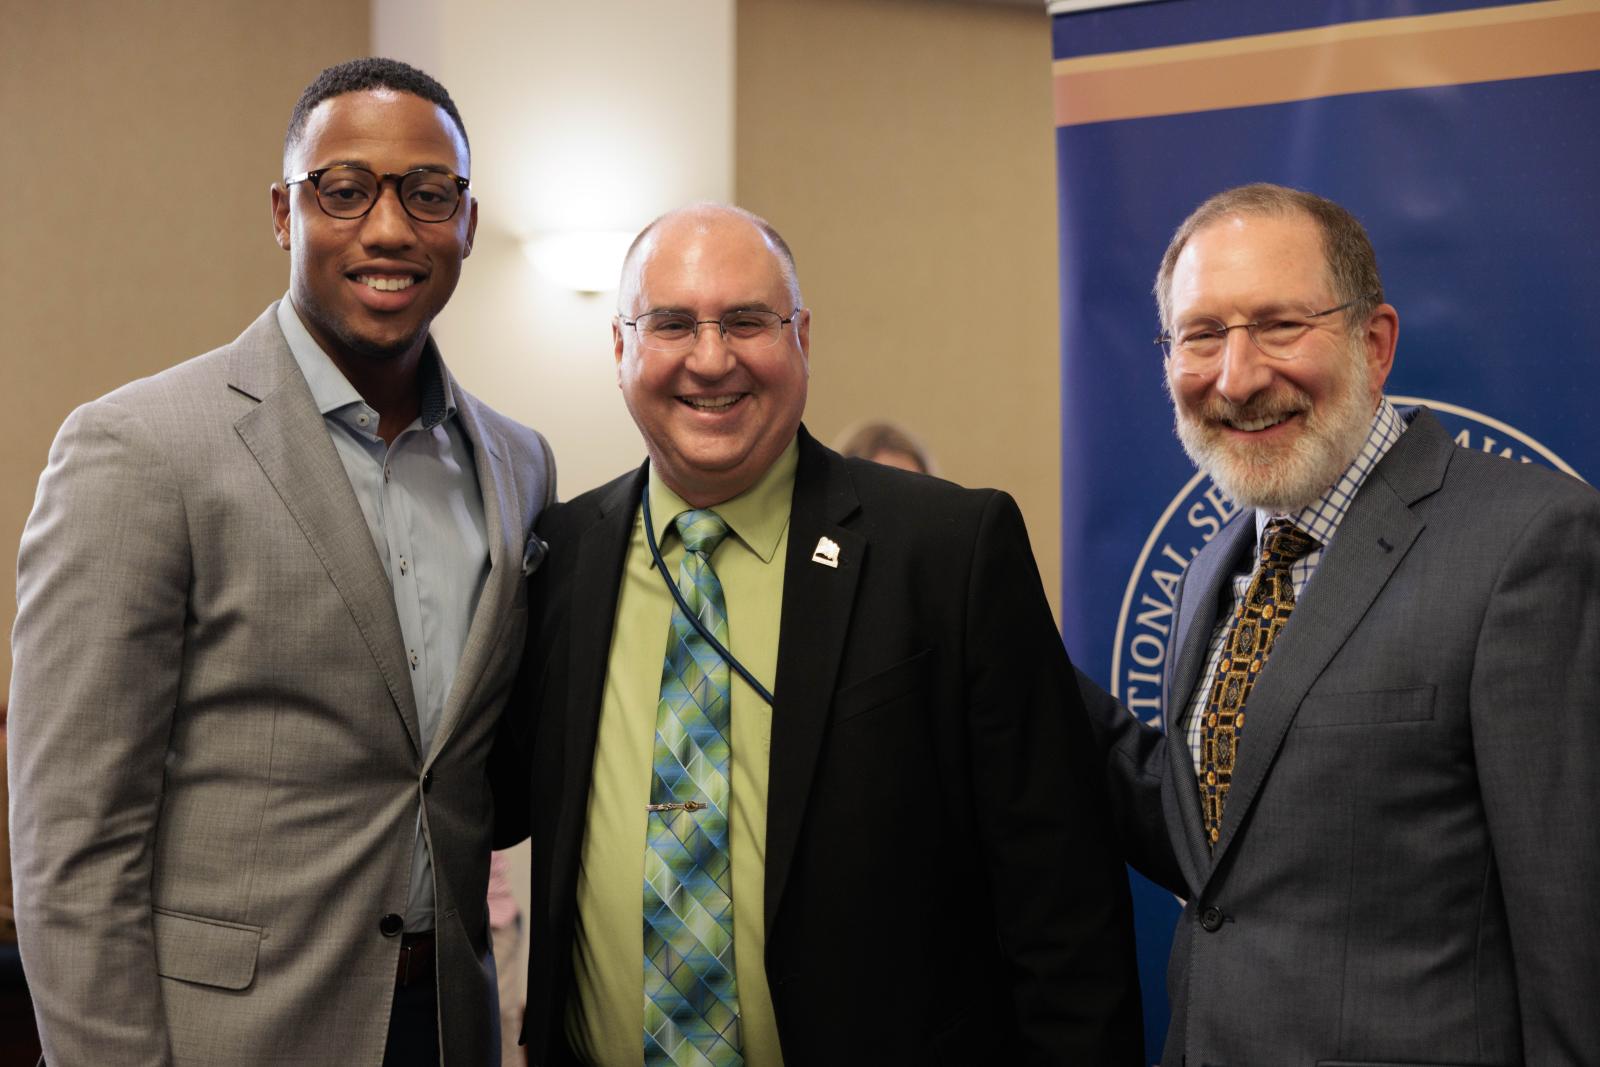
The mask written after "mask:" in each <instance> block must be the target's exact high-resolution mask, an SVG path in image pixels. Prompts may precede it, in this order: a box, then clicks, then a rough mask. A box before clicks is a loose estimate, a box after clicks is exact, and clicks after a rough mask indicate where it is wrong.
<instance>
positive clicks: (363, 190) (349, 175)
mask: <svg viewBox="0 0 1600 1067" xmlns="http://www.w3.org/2000/svg"><path fill="white" fill-rule="evenodd" d="M389 181H393V182H394V185H395V192H396V194H397V195H398V196H399V197H400V206H401V207H403V208H405V211H406V214H407V215H410V216H411V217H412V218H414V219H416V220H417V221H418V222H448V221H450V219H452V218H454V217H455V213H456V211H457V210H458V209H459V208H460V207H461V201H462V200H463V199H464V198H465V196H466V192H467V188H468V187H469V186H470V185H471V182H469V181H468V180H467V179H466V178H463V177H461V176H460V175H458V174H452V173H450V172H449V171H447V170H429V169H427V168H426V167H419V168H417V169H416V170H408V171H406V172H405V173H404V174H375V173H373V172H372V171H370V170H368V169H367V168H365V167H351V166H343V165H341V166H336V167H322V168H321V169H319V170H308V171H306V172H305V173H304V174H296V175H294V176H293V177H290V178H285V179H283V184H284V186H285V187H286V188H287V187H288V186H291V185H298V184H300V183H301V182H310V183H311V187H312V188H313V189H315V190H316V193H317V206H318V207H320V208H322V210H323V213H324V214H327V215H331V216H332V217H334V218H336V219H359V218H362V217H364V216H365V215H366V214H367V213H368V212H369V211H371V210H372V207H373V205H374V204H376V203H377V202H378V197H379V196H381V195H382V194H383V186H384V184H385V183H386V182H389Z"/></svg>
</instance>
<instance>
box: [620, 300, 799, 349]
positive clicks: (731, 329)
mask: <svg viewBox="0 0 1600 1067" xmlns="http://www.w3.org/2000/svg"><path fill="white" fill-rule="evenodd" d="M803 310H805V309H804V308H795V309H794V310H793V311H792V312H790V313H789V317H788V318H784V317H783V316H782V315H779V314H778V313H777V312H776V311H760V310H755V309H740V310H736V311H730V312H728V313H727V314H726V315H723V316H722V317H721V318H719V319H696V318H695V317H694V316H693V315H689V314H687V313H685V312H681V311H647V312H645V313H644V314H643V315H640V316H639V317H638V318H636V319H623V320H621V321H622V325H624V326H632V327H633V329H634V332H635V333H637V334H638V337H639V344H641V345H642V346H644V347H645V348H648V349H650V350H652V351H655V352H687V351H688V350H689V349H691V348H693V347H694V346H695V342H696V341H698V340H699V337H700V327H702V326H715V327H716V328H717V330H718V332H719V333H720V334H721V335H722V341H723V343H724V344H729V345H734V344H736V345H738V346H739V347H740V348H743V349H757V348H770V347H772V345H774V344H776V343H777V340H778V337H779V335H781V334H782V333H783V328H784V327H785V326H787V325H789V323H791V322H793V321H794V320H795V318H796V317H797V316H799V314H800V312H801V311H803Z"/></svg>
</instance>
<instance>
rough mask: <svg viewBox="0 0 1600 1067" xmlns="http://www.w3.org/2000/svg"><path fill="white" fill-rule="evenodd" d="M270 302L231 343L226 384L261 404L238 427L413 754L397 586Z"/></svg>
mask: <svg viewBox="0 0 1600 1067" xmlns="http://www.w3.org/2000/svg"><path fill="white" fill-rule="evenodd" d="M275 311H276V305H273V307H272V308H269V309H268V310H267V312H266V314H264V315H263V316H262V317H261V318H260V319H257V320H256V322H255V324H254V325H252V326H251V327H250V329H249V330H246V331H245V333H244V334H243V335H242V336H241V337H240V338H239V340H238V341H236V342H235V343H234V353H233V362H232V368H231V372H230V375H229V381H230V384H231V387H232V388H233V389H234V390H236V391H237V392H240V393H243V394H244V395H246V396H249V397H251V398H253V399H256V400H258V401H259V403H257V404H256V406H255V407H254V408H251V409H250V410H249V411H248V412H246V413H245V414H244V415H243V416H242V417H241V418H240V419H239V420H238V421H237V422H236V423H235V424H234V429H235V430H236V431H237V432H238V434H239V437H240V439H241V440H243V441H244V443H245V447H247V448H249V449H250V452H251V454H252V455H254V456H255V459H256V462H257V463H259V464H260V465H261V470H262V472H263V473H264V474H265V475H266V476H267V480H268V481H270V482H271V483H272V487H273V489H275V490H276V491H277V494H278V498H279V499H280V500H282V501H283V505H284V507H285V508H287V509H288V511H289V514H290V515H292V516H293V517H294V520H295V522H296V523H298V524H299V526H300V529H301V531H302V532H303V533H304V534H305V538H306V540H307V541H309V542H310V543H311V548H312V550H313V551H314V552H316V554H317V558H318V559H319V560H321V561H322V565H323V567H324V568H326V570H327V572H328V578H329V579H330V580H331V581H332V582H333V585H334V588H336V589H337V590H338V591H339V595H340V596H341V597H342V598H343V599H344V602H345V606H346V607H347V608H348V609H349V611H350V614H351V616H353V617H354V619H355V622H356V628H357V629H358V630H360V631H361V636H362V638H363V640H365V642H366V645H367V648H368V650H369V651H370V652H371V653H372V658H373V660H375V661H376V663H377V665H378V670H379V672H380V673H381V674H382V675H383V680H384V683H385V684H386V685H387V686H388V687H389V695H390V696H392V697H393V698H394V703H395V708H396V710H397V711H398V712H399V714H400V718H401V720H402V721H403V722H404V723H405V728H406V733H407V734H408V735H409V736H410V738H411V745H412V747H413V749H416V750H418V751H419V752H420V748H421V746H420V744H419V742H418V737H419V733H418V729H417V707H416V698H415V697H414V696H413V694H412V692H411V677H410V673H409V671H408V670H407V667H406V663H405V654H404V651H403V650H404V648H405V640H404V639H403V638H402V636H401V634H400V620H399V617H398V616H397V615H396V614H395V607H394V591H393V589H392V588H391V587H390V585H389V577H388V575H387V574H385V573H384V569H383V563H382V562H381V561H380V560H379V559H378V550H377V548H376V547H375V546H374V545H373V543H372V532H371V531H370V530H368V529H367V523H366V520H365V519H364V518H363V517H362V515H361V506H360V504H359V503H357V501H356V496H355V491H354V490H353V489H351V488H350V478H349V475H347V474H346V473H345V470H344V465H343V464H342V463H340V462H339V456H338V453H337V452H335V451H334V447H333V441H332V440H330V439H329V437H328V428H327V426H326V425H325V424H324V422H323V418H322V415H321V413H320V412H318V411H317V405H316V401H315V400H313V399H312V396H311V388H310V387H309V386H308V385H306V380H305V378H304V376H303V375H301V373H300V368H299V367H298V366H297V365H296V364H295V362H294V356H293V355H292V354H291V353H290V351H289V346H288V343H287V342H285V341H284V339H283V334H282V331H280V330H279V329H278V325H277V320H276V318H275V317H274V315H275Z"/></svg>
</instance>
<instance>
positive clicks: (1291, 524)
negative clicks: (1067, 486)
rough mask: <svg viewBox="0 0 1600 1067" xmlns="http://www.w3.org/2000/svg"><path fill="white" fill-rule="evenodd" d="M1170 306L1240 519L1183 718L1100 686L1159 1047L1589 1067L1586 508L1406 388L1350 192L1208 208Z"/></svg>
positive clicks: (1594, 1036) (1592, 707)
mask: <svg viewBox="0 0 1600 1067" xmlns="http://www.w3.org/2000/svg"><path fill="white" fill-rule="evenodd" d="M1156 293H1157V297H1158V300H1159V304H1160V310H1161V317H1162V323H1163V325H1164V327H1165V336H1164V337H1163V341H1164V343H1165V347H1166V374H1167V387H1168V390H1169V392H1170V394H1171V396H1172V400H1173V406H1174V408H1175V411H1176V418H1177V429H1178V435H1179V437H1180V438H1181V439H1182V441H1183V444H1184V447H1185V449H1186V450H1187V451H1188V453H1189V455H1190V456H1191V458H1193V459H1194V461H1195V463H1196V464H1197V465H1198V466H1199V467H1201V468H1202V469H1203V470H1204V471H1205V472H1206V473H1207V474H1209V475H1210V476H1211V477H1212V478H1213V479H1214V480H1215V481H1216V483H1217V484H1218V485H1219V486H1220V487H1221V488H1222V489H1224V490H1225V491H1226V492H1227V493H1229V494H1230V495H1231V496H1233V497H1234V498H1235V499H1236V500H1237V501H1238V502H1239V503H1240V504H1241V506H1242V507H1243V508H1244V510H1243V513H1242V514H1241V515H1240V516H1239V517H1238V518H1237V519H1235V520H1234V522H1233V523H1232V524H1231V525H1229V526H1228V527H1226V528H1225V529H1223V530H1222V531H1221V532H1220V533H1219V534H1218V535H1217V536H1216V537H1215V538H1214V539H1213V540H1212V541H1211V543H1210V544H1209V545H1207V546H1206V547H1205V548H1204V549H1203V550H1202V551H1201V552H1200V554H1199V555H1198V556H1197V557H1196V558H1195V560H1194V561H1193V562H1192V563H1191V564H1190V565H1189V568H1188V570H1187V572H1186V574H1185V576H1184V578H1183V582H1182V584H1181V586H1180V588H1179V591H1178V595H1177V613H1176V627H1177V630H1176V635H1175V641H1174V645H1173V647H1174V649H1175V654H1174V656H1173V657H1172V660H1171V661H1170V663H1169V667H1168V670H1169V674H1168V677H1167V690H1166V691H1167V692H1168V693H1170V694H1172V695H1173V697H1174V699H1173V701H1172V703H1171V704H1170V705H1169V707H1168V708H1167V723H1168V727H1169V730H1170V734H1169V735H1167V736H1163V735H1161V734H1159V733H1156V732H1155V731H1153V730H1149V729H1147V728H1143V727H1141V726H1139V724H1138V722H1137V720H1135V719H1134V718H1133V717H1132V716H1129V715H1127V714H1126V713H1121V712H1118V710H1117V709H1116V707H1115V705H1114V704H1112V703H1111V702H1110V700H1109V698H1108V697H1106V696H1105V695H1104V694H1103V693H1099V692H1098V691H1092V692H1091V694H1090V695H1091V700H1090V703H1091V705H1092V707H1093V708H1094V709H1095V715H1094V716H1093V717H1094V718H1095V719H1096V721H1097V723H1098V725H1099V726H1100V728H1101V730H1102V739H1103V740H1104V741H1105V742H1107V743H1108V744H1109V746H1110V753H1109V758H1108V765H1107V766H1108V771H1109V778H1110V781H1111V784H1112V788H1113V791H1114V792H1115V794H1116V796H1117V799H1118V802H1119V804H1120V805H1121V808H1122V810H1121V813H1120V814H1121V818H1122V822H1123V826H1122V828H1123V834H1124V840H1125V843H1126V846H1127V849H1128V853H1129V857H1130V860H1131V861H1132V862H1133V863H1135V865H1136V866H1139V867H1140V868H1141V869H1143V870H1144V871H1145V872H1146V873H1147V874H1149V875H1150V876H1151V877H1153V878H1154V879H1155V880H1157V881H1159V882H1161V883H1163V884H1165V885H1166V886H1167V887H1168V888H1170V889H1171V890H1172V891H1173V892H1175V893H1177V894H1179V895H1180V896H1183V897H1184V898H1186V900H1187V904H1186V907H1185V909H1184V913H1183V917H1182V919H1181V920H1180V923H1179V927H1178V931H1177V936H1176V940H1175V943H1174V946H1173V952H1172V962H1171V967H1170V971H1169V974H1168V987H1169V989H1170V990H1171V993H1172V1000H1173V1019H1172V1026H1171V1030H1170V1031H1169V1034H1168V1038H1167V1047H1166V1054H1165V1059H1164V1061H1163V1062H1164V1063H1165V1064H1167V1065H1169V1067H1179V1065H1182V1064H1188V1065H1189V1067H1197V1065H1200V1064H1228V1065H1230V1067H1313V1065H1316V1064H1322V1065H1332V1064H1341V1065H1355V1064H1374V1065H1376V1064H1384V1065H1391V1067H1394V1065H1402V1064H1424V1063H1425V1064H1431V1065H1441V1064H1496V1065H1512V1064H1528V1065H1541V1067H1542V1065H1557V1064H1560V1065H1573V1067H1575V1065H1578V1064H1593V1063H1595V1062H1596V1060H1595V1057H1596V1056H1597V1055H1600V1012H1596V1010H1595V1005H1596V1004H1597V1003H1600V923H1596V922H1595V921H1594V920H1593V910H1594V909H1593V905H1592V903H1591V902H1590V901H1589V899H1588V896H1587V894H1588V892H1590V891H1591V890H1592V888H1593V887H1594V886H1595V885H1596V883H1600V834H1597V833H1596V832H1595V829H1594V826H1593V821H1592V820H1593V817H1592V813H1593V812H1594V810H1595V809H1596V808H1597V807H1600V759H1597V756H1600V494H1596V493H1595V492H1594V491H1593V490H1592V489H1590V488H1589V487H1588V486H1586V485H1584V484H1583V483H1581V482H1579V481H1577V480H1576V479H1573V478H1569V477H1567V476H1565V475H1561V474H1556V473H1552V472H1550V471H1547V470H1544V469H1541V468H1536V467H1532V466H1523V465H1519V464H1516V463H1512V462H1508V461H1506V460H1503V459H1500V458H1497V457H1492V456H1488V455H1485V454H1483V453H1480V452H1474V451H1469V450H1467V449H1463V448H1459V447H1457V446H1456V445H1455V444H1454V443H1453V441H1452V440H1451V438H1450V436H1449V435H1448V434H1447V433H1446V432H1445V431H1444V429H1443V428H1442V427H1441V426H1440V424H1439V423H1438V421H1437V420H1435V419H1434V417H1433V416H1432V415H1431V414H1429V413H1428V412H1427V411H1426V410H1418V411H1414V412H1411V413H1402V412H1399V411H1397V410H1396V409H1395V408H1394V407H1393V405H1391V404H1390V402H1389V401H1388V400H1387V399H1386V398H1385V397H1384V396H1383V391H1382V390H1383V383H1384V380H1385V379H1386V378H1387V376H1388V374H1389V370H1390V367H1391V365H1392V361H1393V358H1394V351H1395V341H1396V337H1397V333H1398V326H1399V318H1398V315H1397V313H1396V312H1395V309H1394V308H1393V307H1391V306H1390V305H1388V304H1386V303H1384V302H1383V286H1382V283H1381V281H1380V280H1379V277H1378V270H1377V262H1376V259H1375V258H1374V256H1373V252H1372V246H1371V244H1370V243H1369V241H1368V239H1367V235H1366V233H1365V232H1364V231H1363V229H1362V227H1361V225H1360V223H1358V222H1357V221H1356V220H1355V218H1354V217H1352V216H1351V215H1350V213H1349V212H1347V211H1346V210H1344V209H1343V208H1341V207H1339V206H1338V205H1337V204H1334V203H1331V202H1330V201H1328V200H1325V199H1323V198H1321V197H1317V196H1313V195H1311V194H1308V193H1302V192H1298V191H1295V190H1291V189H1284V188H1281V187H1278V186H1268V185H1255V186H1245V187H1242V188H1238V189H1233V190H1229V191H1227V192H1224V193H1221V194H1219V195H1217V196H1216V197H1213V198H1212V199H1211V200H1209V201H1207V202H1206V203H1205V204H1203V205H1201V206H1200V207H1199V208H1198V209H1197V210H1196V211H1195V213H1194V214H1193V215H1191V216H1190V218H1189V219H1188V220H1187V221H1186V222H1185V223H1184V224H1183V225H1182V226H1181V227H1180V228H1179V229H1178V231H1177V234H1176V235H1175V236H1174V238H1173V240H1172V243H1171V245H1170V246H1169V247H1168V249H1167V253H1166V256H1165V258H1164V259H1163V261H1162V264H1161V270H1160V274H1159V276H1158V278H1157V282H1156ZM1086 689H1089V690H1092V687H1088V686H1086ZM1247 721H1248V725H1247Z"/></svg>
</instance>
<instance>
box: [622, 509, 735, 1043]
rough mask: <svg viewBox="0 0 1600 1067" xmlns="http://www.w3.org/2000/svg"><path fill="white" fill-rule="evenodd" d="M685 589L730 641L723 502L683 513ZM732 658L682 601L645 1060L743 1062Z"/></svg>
mask: <svg viewBox="0 0 1600 1067" xmlns="http://www.w3.org/2000/svg"><path fill="white" fill-rule="evenodd" d="M673 522H674V524H675V525H676V526H677V528H678V534H679V536H680V537H681V538H682V539H683V547H684V554H683V562H682V563H681V564H679V566H678V591H679V592H680V593H682V594H683V599H684V602H685V603H686V604H688V605H689V609H690V610H691V611H693V612H694V613H695V614H696V615H697V616H699V618H700V621H701V622H703V623H705V626H706V629H707V630H710V631H711V633H712V634H714V635H715V636H716V638H717V640H718V641H721V642H722V644H723V646H724V647H726V646H727V644H728V613H727V608H726V606H725V605H724V603H723V599H722V583H721V582H719V581H717V575H716V572H714V571H713V570H712V569H711V562H710V556H711V553H712V552H713V551H715V550H716V547H717V545H718V544H719V543H720V542H721V541H722V539H723V538H724V537H725V536H727V533H728V524H727V523H725V522H723V521H722V518H721V517H720V516H719V515H718V514H717V513H716V512H714V511H686V512H684V513H683V514H681V515H679V516H678V517H677V518H676V519H674V520H673ZM731 704H732V699H731V691H730V688H729V678H728V665H727V663H726V662H725V661H724V660H723V659H722V657H721V656H719V655H718V654H717V653H716V650H715V649H713V648H712V647H711V645H710V644H709V643H708V642H707V641H706V640H705V639H704V638H703V637H701V636H700V634H699V632H698V631H696V630H695V628H694V626H693V625H691V624H690V622H689V620H688V619H687V618H686V617H685V616H684V614H683V611H682V609H680V608H679V607H677V605H676V604H674V605H673V609H672V626H671V630H670V632H669V633H668V635H667V656H666V663H665V665H664V666H663V668H662V671H661V700H660V702H659V703H658V704H657V705H656V744H655V757H654V761H653V769H652V774H651V777H650V804H649V815H648V819H649V825H648V830H647V832H646V847H645V853H644V1062H645V1064H646V1067H665V1065H668V1064H671V1065H674V1067H742V1065H743V1063H744V1057H743V1055H742V1054H741V1053H740V1045H739V998H738V989H737V985H736V983H735V980H734V967H733V868H732V866H731V864H730V863H729V860H728V802H729V796H730V790H729V786H728V783H729V772H730V769H731V764H732V758H733V757H732V751H731V749H730V746H729V725H730V715H729V711H730V707H731Z"/></svg>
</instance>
